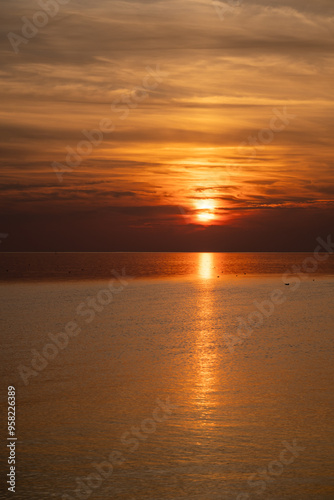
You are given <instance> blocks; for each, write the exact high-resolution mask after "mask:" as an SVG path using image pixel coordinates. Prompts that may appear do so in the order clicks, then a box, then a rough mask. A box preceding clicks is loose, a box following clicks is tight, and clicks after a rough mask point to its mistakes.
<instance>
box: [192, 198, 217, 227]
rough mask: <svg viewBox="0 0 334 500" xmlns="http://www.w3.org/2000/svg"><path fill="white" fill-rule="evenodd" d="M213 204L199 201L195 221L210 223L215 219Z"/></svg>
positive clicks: (209, 201) (208, 201) (207, 201)
mask: <svg viewBox="0 0 334 500" xmlns="http://www.w3.org/2000/svg"><path fill="white" fill-rule="evenodd" d="M214 208H215V203H214V201H213V200H201V201H200V202H199V203H198V204H197V207H196V210H197V219H198V220H199V221H200V222H202V223H205V222H210V221H212V220H214V219H215V213H214Z"/></svg>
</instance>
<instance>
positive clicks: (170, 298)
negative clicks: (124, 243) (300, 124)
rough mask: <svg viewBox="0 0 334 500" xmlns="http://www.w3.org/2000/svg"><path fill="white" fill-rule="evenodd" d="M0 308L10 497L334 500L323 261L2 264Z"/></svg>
mask: <svg viewBox="0 0 334 500" xmlns="http://www.w3.org/2000/svg"><path fill="white" fill-rule="evenodd" d="M0 293H1V319H0V325H1V355H0V372H1V381H2V382H1V387H0V396H1V402H2V410H3V411H2V412H1V415H2V417H1V427H0V429H1V438H2V449H1V461H0V465H1V483H0V484H1V493H0V498H1V499H7V498H14V499H16V500H39V499H45V500H49V499H61V500H73V499H76V500H86V499H88V498H89V499H92V500H109V499H110V500H111V499H117V500H224V499H226V500H248V499H254V500H256V499H263V500H267V499H272V500H333V499H334V424H333V422H334V391H333V384H334V377H333V375H334V362H333V353H334V337H333V333H334V328H333V326H334V307H333V299H334V255H333V254H327V253H326V250H325V249H323V250H322V251H321V252H320V253H4V252H1V254H0ZM8 388H10V398H11V399H8ZM13 394H14V396H13ZM14 404H15V420H13V418H11V420H10V423H11V426H10V428H8V425H7V413H8V412H9V409H10V410H11V411H10V413H8V414H10V415H11V416H12V415H13V413H14V412H13V406H14ZM9 405H10V407H9ZM13 427H14V428H15V431H13V430H12V429H13ZM9 429H11V432H12V433H13V434H10V431H9ZM8 443H9V444H8ZM10 446H11V447H10ZM11 451H13V452H14V456H13V453H12V454H11V455H10V453H11ZM10 457H12V459H14V465H13V467H15V469H14V470H13V469H12V470H11V471H10V464H9V463H8V461H9V460H10ZM7 474H11V476H7ZM7 481H9V483H7ZM10 481H12V483H14V484H15V486H14V489H15V493H14V492H12V491H9V490H8V488H9V487H11V483H10Z"/></svg>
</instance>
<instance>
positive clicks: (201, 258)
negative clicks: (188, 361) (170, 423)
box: [195, 253, 219, 428]
mask: <svg viewBox="0 0 334 500" xmlns="http://www.w3.org/2000/svg"><path fill="white" fill-rule="evenodd" d="M198 268H199V275H200V276H201V277H202V278H204V281H202V284H201V286H202V293H201V294H199V300H198V303H197V324H198V330H197V339H196V341H195V345H196V358H197V363H196V364H197V372H196V374H195V386H196V392H195V399H196V406H197V408H198V409H199V411H200V418H199V422H200V424H201V426H203V427H209V428H210V427H212V426H214V425H215V424H214V419H213V418H211V414H212V410H213V409H214V407H215V406H216V402H215V400H214V397H213V396H214V393H215V387H216V386H217V383H218V380H217V376H218V373H219V371H218V370H217V369H216V365H217V351H216V348H215V341H216V339H215V330H214V329H213V328H212V323H213V315H214V306H213V302H212V293H213V283H212V281H211V279H210V278H212V277H213V273H214V271H215V269H214V254H212V253H200V254H198Z"/></svg>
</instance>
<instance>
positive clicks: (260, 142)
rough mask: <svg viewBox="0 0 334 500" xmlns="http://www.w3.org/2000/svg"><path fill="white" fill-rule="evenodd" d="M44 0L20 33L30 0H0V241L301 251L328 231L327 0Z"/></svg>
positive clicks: (8, 245) (32, 6) (333, 174)
mask: <svg viewBox="0 0 334 500" xmlns="http://www.w3.org/2000/svg"><path fill="white" fill-rule="evenodd" d="M50 1H51V0H50ZM55 2H56V0H52V2H51V3H53V8H54V9H56V10H57V9H58V12H57V13H56V15H54V16H53V17H52V16H51V15H50V16H49V17H47V15H46V17H47V23H46V24H45V26H44V27H40V28H37V32H36V33H34V32H33V34H32V35H31V31H29V30H28V31H27V28H24V30H25V32H26V33H28V34H30V37H31V38H29V39H28V38H24V39H23V40H24V41H22V40H21V41H20V42H18V41H17V40H18V39H17V38H13V34H15V35H20V36H21V37H23V34H22V27H23V25H24V23H25V21H24V20H22V16H26V18H27V19H29V20H30V21H31V20H32V19H33V16H35V19H37V22H40V23H42V24H43V19H44V17H45V16H44V17H43V16H42V17H41V16H37V17H36V15H35V14H36V12H38V11H40V10H41V5H43V4H44V2H43V0H42V1H41V2H40V3H38V2H31V1H29V2H28V0H20V1H19V0H2V2H1V4H2V5H1V10H2V19H3V20H4V21H3V23H2V28H1V29H2V37H1V51H0V62H1V65H0V72H1V84H0V85H1V94H2V106H1V111H0V113H1V135H0V142H1V150H2V153H1V171H2V180H1V218H0V233H8V237H7V238H6V239H5V240H3V241H2V244H1V248H0V250H1V251H12V250H18V251H21V250H31V251H39V250H40V251H44V250H47V251H53V250H57V251H66V250H68V251H81V250H82V251H84V250H87V251H118V250H119V251H122V250H129V251H136V250H139V251H142V250H143V251H146V250H148V251H149V250H152V251H165V250H166V251H261V250H264V251H266V250H269V251H272V250H278V251H279V250H292V251H294V250H313V248H314V247H315V246H316V238H317V237H318V236H327V235H328V234H329V233H330V232H331V230H332V228H333V222H334V205H333V200H334V170H333V151H334V149H333V128H334V127H333V125H334V116H333V82H334V66H333V58H334V57H333V46H334V39H333V20H334V3H333V1H332V0H328V1H327V0H317V1H312V2H311V1H306V0H286V1H284V0H283V1H279V2H278V1H277V2H274V1H273V0H266V1H264V0H257V1H253V0H244V1H243V2H240V5H237V4H238V2H237V1H233V2H232V1H230V5H229V4H228V3H223V2H219V1H218V0H217V1H214V2H212V1H211V0H207V1H204V0H192V1H190V0H183V1H180V0H178V1H176V0H163V1H154V0H152V1H149V0H148V1H144V0H142V1H140V0H135V1H132V0H126V1H117V0H116V1H114V0H113V1H110V0H108V1H107V0H96V1H95V2H91V1H88V0H80V1H77V0H70V1H69V2H68V3H66V2H64V0H62V3H65V4H64V5H60V4H55ZM47 3H48V1H47V0H45V4H47ZM50 5H51V4H50ZM50 9H52V7H50ZM30 30H31V28H30ZM9 33H11V34H12V35H9V36H8V34H9ZM13 40H14V41H13ZM15 43H16V45H15ZM13 45H14V46H15V47H16V51H15V48H14V46H13ZM16 52H17V53H16ZM148 68H149V69H148ZM157 69H158V76H155V74H154V72H156V71H157ZM136 88H137V90H136V91H135V89H136ZM138 88H140V89H138ZM121 101H122V102H121ZM279 116H283V117H284V118H283V119H281V118H279ZM108 120H109V121H108ZM110 121H111V122H112V126H111V123H110ZM101 123H103V124H104V125H105V124H106V123H107V124H108V125H105V126H108V127H112V128H113V131H109V132H104V133H103V138H102V140H100V138H101V133H99V134H96V133H95V136H94V137H95V144H93V145H90V146H89V147H88V149H90V150H91V151H90V152H89V154H81V158H80V164H78V165H77V166H75V167H74V168H73V166H72V167H69V165H66V155H67V154H68V148H72V149H71V150H72V151H73V150H76V149H77V147H78V144H79V143H80V141H87V137H84V134H83V133H82V130H86V131H88V132H89V131H91V130H93V129H98V128H99V126H100V124H101ZM270 127H271V130H270ZM252 138H253V139H252ZM254 141H257V142H255V149H254ZM97 142H98V144H97ZM252 142H253V145H252ZM88 144H89V143H88ZM86 145H87V144H86ZM72 160H73V155H72ZM76 161H77V162H79V161H78V157H76ZM55 162H56V163H55ZM60 164H62V165H63V166H65V168H66V169H67V171H65V172H64V173H63V175H59V173H58V176H57V175H56V172H55V168H54V166H55V165H58V167H59V165H60ZM70 169H72V171H70Z"/></svg>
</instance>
